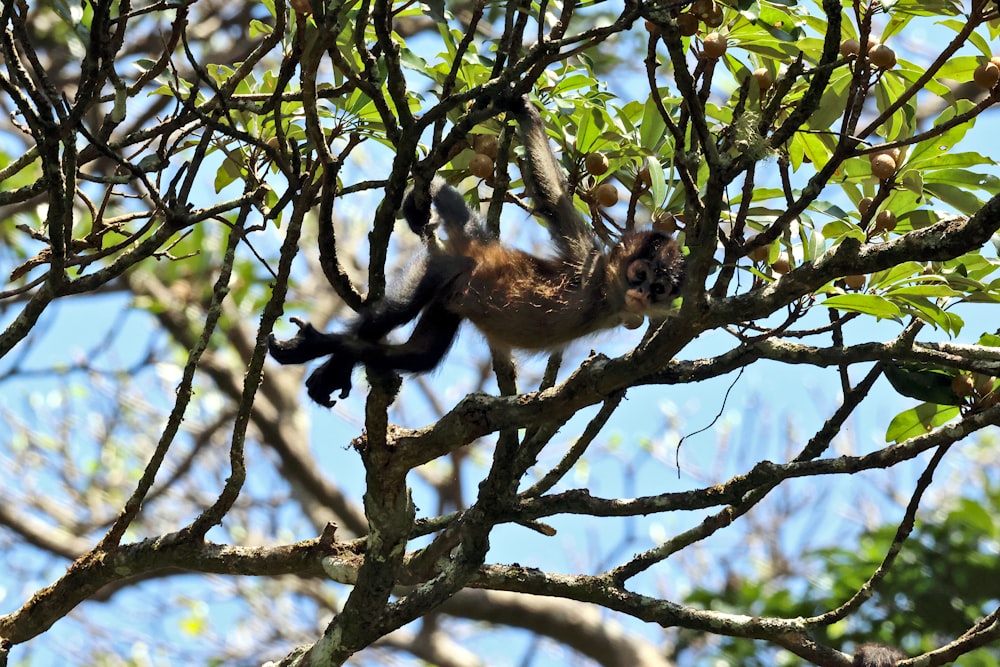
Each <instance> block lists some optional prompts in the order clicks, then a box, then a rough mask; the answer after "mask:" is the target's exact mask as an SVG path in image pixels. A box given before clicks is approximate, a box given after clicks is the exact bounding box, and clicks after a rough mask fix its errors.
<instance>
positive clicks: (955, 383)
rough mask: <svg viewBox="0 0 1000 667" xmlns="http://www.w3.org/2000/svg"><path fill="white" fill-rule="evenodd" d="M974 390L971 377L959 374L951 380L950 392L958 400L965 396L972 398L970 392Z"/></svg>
mask: <svg viewBox="0 0 1000 667" xmlns="http://www.w3.org/2000/svg"><path fill="white" fill-rule="evenodd" d="M974 390H975V382H974V381H973V379H972V376H971V375H966V374H965V373H961V374H959V375H956V376H955V377H954V378H952V380H951V391H952V392H953V393H954V394H955V395H956V396H958V397H960V398H965V397H966V396H972V392H973V391H974Z"/></svg>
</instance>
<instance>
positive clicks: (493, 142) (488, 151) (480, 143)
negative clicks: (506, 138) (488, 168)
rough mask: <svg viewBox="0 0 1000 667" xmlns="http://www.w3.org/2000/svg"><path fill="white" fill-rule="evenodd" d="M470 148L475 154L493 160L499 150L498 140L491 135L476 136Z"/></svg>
mask: <svg viewBox="0 0 1000 667" xmlns="http://www.w3.org/2000/svg"><path fill="white" fill-rule="evenodd" d="M472 146H473V148H474V149H475V151H476V152H477V153H482V154H483V155H486V156H488V157H489V158H491V159H494V160H495V159H496V157H497V152H498V151H499V150H500V140H499V139H497V138H496V137H495V136H493V135H492V134H477V135H476V137H475V139H474V140H473V142H472Z"/></svg>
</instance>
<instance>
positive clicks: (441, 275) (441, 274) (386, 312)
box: [352, 255, 475, 341]
mask: <svg viewBox="0 0 1000 667" xmlns="http://www.w3.org/2000/svg"><path fill="white" fill-rule="evenodd" d="M474 266H475V262H474V261H473V260H471V259H470V258H468V257H465V256H462V255H430V256H428V257H426V258H425V259H424V265H423V266H422V267H420V268H419V271H420V276H419V277H418V278H416V279H415V280H413V279H411V280H410V281H409V284H407V285H404V286H403V287H402V289H401V290H400V294H398V295H396V296H393V297H391V298H388V299H384V300H382V301H379V302H378V303H376V304H374V305H372V306H371V308H368V309H366V310H364V311H362V312H361V313H360V315H359V316H358V320H357V322H356V323H355V324H354V326H353V327H352V330H353V332H354V333H356V334H357V335H358V336H359V337H360V338H364V339H366V340H370V341H376V340H379V339H380V338H382V337H383V336H385V335H386V334H388V333H389V332H390V331H392V330H393V329H395V328H396V327H398V326H401V325H403V324H406V323H407V322H409V321H411V320H412V319H413V318H415V317H416V316H417V315H419V314H420V311H421V310H423V309H424V306H426V305H427V304H428V303H430V302H431V301H432V300H433V299H434V298H435V297H437V296H438V295H439V294H440V293H441V290H443V289H446V288H447V287H448V286H449V285H450V284H451V283H452V282H453V281H455V279H456V278H458V277H459V276H461V275H462V274H463V273H467V272H469V271H471V270H472V268H473V267H474Z"/></svg>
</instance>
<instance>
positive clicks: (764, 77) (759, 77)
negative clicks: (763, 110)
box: [753, 67, 774, 93]
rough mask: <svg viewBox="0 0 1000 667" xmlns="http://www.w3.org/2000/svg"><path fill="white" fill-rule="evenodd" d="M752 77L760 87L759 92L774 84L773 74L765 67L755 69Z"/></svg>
mask: <svg viewBox="0 0 1000 667" xmlns="http://www.w3.org/2000/svg"><path fill="white" fill-rule="evenodd" d="M753 78H754V80H755V81H756V82H757V85H758V86H759V87H760V92H762V93H763V92H764V91H766V90H767V89H768V88H770V87H771V86H773V85H774V75H773V74H771V72H770V71H768V69H767V68H766V67H761V68H760V69H755V70H754V71H753Z"/></svg>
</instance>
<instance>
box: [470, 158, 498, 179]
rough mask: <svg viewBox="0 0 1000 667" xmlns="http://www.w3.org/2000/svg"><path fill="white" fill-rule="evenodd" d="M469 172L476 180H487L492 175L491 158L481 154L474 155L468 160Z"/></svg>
mask: <svg viewBox="0 0 1000 667" xmlns="http://www.w3.org/2000/svg"><path fill="white" fill-rule="evenodd" d="M469 171H470V172H471V173H472V175H473V176H475V177H476V178H489V177H490V176H492V175H493V158H491V157H490V156H489V155H484V154H483V153H476V154H475V155H473V156H472V159H471V160H469Z"/></svg>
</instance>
